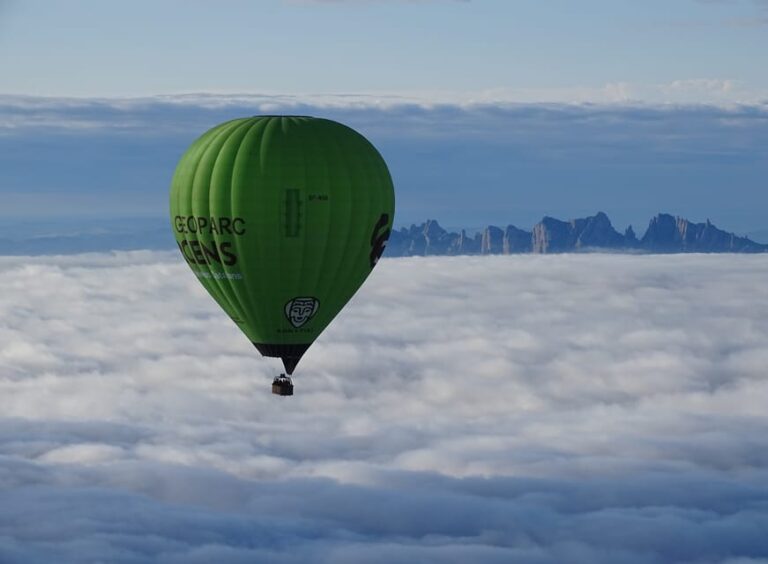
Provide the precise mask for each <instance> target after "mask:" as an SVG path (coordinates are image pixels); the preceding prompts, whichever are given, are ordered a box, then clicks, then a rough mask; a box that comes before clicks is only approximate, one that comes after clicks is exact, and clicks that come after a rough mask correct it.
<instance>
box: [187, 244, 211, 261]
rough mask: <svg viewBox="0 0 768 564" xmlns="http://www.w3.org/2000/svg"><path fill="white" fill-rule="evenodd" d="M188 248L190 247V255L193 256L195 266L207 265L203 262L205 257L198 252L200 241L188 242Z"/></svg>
mask: <svg viewBox="0 0 768 564" xmlns="http://www.w3.org/2000/svg"><path fill="white" fill-rule="evenodd" d="M189 246H190V247H192V254H193V255H195V260H196V261H197V264H208V263H206V262H205V257H204V256H203V253H202V252H201V251H200V241H190V242H189Z"/></svg>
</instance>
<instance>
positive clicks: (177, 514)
mask: <svg viewBox="0 0 768 564" xmlns="http://www.w3.org/2000/svg"><path fill="white" fill-rule="evenodd" d="M766 280H768V261H766V260H765V257H763V256H741V255H683V256H681V255H673V256H652V255H644V256H629V255H627V256H624V255H602V254H589V255H553V256H503V257H472V258H470V257H457V258H445V257H441V258H409V259H385V260H383V261H381V262H380V265H379V267H378V268H377V269H376V271H375V272H374V273H373V274H372V276H371V278H370V280H369V281H368V282H367V283H366V285H365V286H364V287H363V289H362V290H361V291H360V292H359V293H358V295H357V296H356V297H355V298H354V299H353V300H352V302H350V304H349V305H348V307H347V308H346V309H345V310H344V312H343V313H342V314H341V315H340V316H339V317H338V318H337V319H336V320H335V321H334V323H333V324H332V325H331V326H330V327H329V328H328V330H327V331H326V332H325V333H324V334H323V335H322V337H321V338H320V339H319V340H318V341H317V342H316V344H315V345H314V346H313V347H312V348H311V349H310V350H309V352H308V353H307V354H306V356H305V357H304V359H303V360H302V362H301V364H300V365H299V368H298V370H297V372H296V374H295V384H296V395H295V396H293V397H292V398H281V397H278V396H273V395H272V394H271V393H270V391H269V384H270V382H271V378H272V376H273V375H275V374H276V373H277V372H278V371H279V361H277V360H276V359H263V358H261V357H259V356H258V354H257V353H256V351H255V350H254V349H253V347H252V346H251V345H250V343H249V342H248V341H247V339H246V338H245V337H243V336H242V335H241V334H240V333H239V331H238V330H237V328H236V327H235V326H234V324H233V323H232V322H231V321H230V320H229V319H228V318H227V317H226V316H225V315H224V314H223V313H222V312H221V311H219V310H218V308H217V306H216V305H215V304H214V302H213V301H212V300H211V299H210V298H209V297H208V295H207V294H206V293H205V291H204V290H203V289H202V287H201V286H200V285H199V284H198V282H197V280H196V279H195V278H194V276H193V275H192V274H191V273H190V272H189V269H188V268H187V267H186V265H184V264H183V262H182V261H181V259H180V258H179V257H178V256H177V254H176V253H174V254H171V253H163V252H148V251H140V252H129V253H112V254H90V255H88V254H84V255H77V256H69V257H50V256H49V257H39V258H28V257H27V258H24V257H0V288H1V289H2V292H0V562H3V563H4V564H5V563H14V564H15V563H25V564H28V563H32V564H35V563H50V562H60V563H75V562H77V563H81V562H128V563H138V562H149V561H151V562H161V563H182V562H184V563H189V562H192V563H196V562H198V563H208V562H235V563H239V562H243V563H245V562H248V563H252V562H270V563H294V562H295V563H307V562H310V563H312V562H319V563H334V564H335V563H382V564H383V563H387V564H390V563H397V562H435V563H437V562H439V563H446V562H447V563H466V562H492V563H502V562H503V563H507V562H531V563H553V564H554V563H561V562H577V563H578V562H584V563H594V562H605V563H611V564H623V563H656V562H659V563H660V562H690V563H710V562H718V563H720V562H722V563H730V564H747V563H757V562H766V561H768V416H767V414H768V407H767V406H768V369H767V368H766V367H768V285H766V284H765V281H766Z"/></svg>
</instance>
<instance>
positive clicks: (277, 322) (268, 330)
mask: <svg viewBox="0 0 768 564" xmlns="http://www.w3.org/2000/svg"><path fill="white" fill-rule="evenodd" d="M394 207H395V196H394V189H393V186H392V179H391V177H390V174H389V171H388V170H387V166H386V164H385V163H384V159H382V157H381V155H380V154H379V153H378V151H377V150H376V149H375V148H374V147H373V145H371V144H370V143H369V142H368V141H367V140H366V139H365V138H364V137H363V136H362V135H360V134H359V133H357V132H355V131H354V130H352V129H350V128H348V127H346V126H344V125H342V124H340V123H336V122H334V121H330V120H327V119H319V118H311V117H300V116H262V117H252V118H245V119H236V120H233V121H229V122H226V123H223V124H221V125H219V126H217V127H214V128H213V129H211V130H210V131H208V132H206V133H205V134H203V135H202V136H201V137H200V138H199V139H197V140H196V141H195V142H194V143H193V144H192V146H191V147H190V148H189V149H188V150H187V152H186V153H185V154H184V155H183V156H182V158H181V160H180V161H179V164H178V166H177V168H176V172H175V174H174V176H173V182H172V185H171V223H172V225H173V232H174V234H175V237H176V242H177V243H178V245H179V249H180V250H181V252H182V254H183V256H184V258H185V259H186V261H187V263H188V264H189V266H190V267H191V268H192V271H193V272H194V273H195V275H196V276H197V277H198V279H199V280H200V282H201V283H202V284H203V286H205V289H206V290H208V292H209V293H210V294H211V296H213V298H214V299H215V300H216V301H217V302H218V304H219V305H220V306H221V307H222V309H224V311H225V312H226V313H227V314H228V315H229V316H230V317H231V318H232V319H233V320H234V321H235V323H237V325H238V326H239V327H240V329H241V330H242V331H243V333H245V335H246V336H247V337H248V339H250V340H251V342H253V344H254V345H256V348H257V349H258V350H259V352H261V353H262V354H263V355H265V356H274V357H280V358H282V359H283V363H284V364H285V368H286V371H287V372H288V373H289V374H291V373H292V372H293V370H294V368H295V367H296V364H297V363H298V362H299V359H300V358H301V356H302V355H303V354H304V352H306V350H307V349H308V348H309V346H310V345H311V344H312V342H313V341H314V340H315V339H317V337H318V336H319V335H320V333H321V332H322V331H323V329H325V328H326V327H327V326H328V324H329V323H330V322H331V320H333V318H334V317H335V316H336V314H338V313H339V311H340V310H341V309H342V308H343V307H344V305H345V304H346V303H347V302H348V301H349V299H350V298H351V297H352V295H353V294H354V293H355V292H356V291H357V289H358V288H359V287H360V285H361V284H362V283H363V282H364V281H365V279H366V278H367V277H368V275H369V274H370V272H371V270H372V269H373V267H374V266H375V265H376V261H377V260H378V259H379V257H380V256H381V254H382V252H383V251H384V247H385V245H386V241H387V238H388V237H389V233H390V231H391V229H392V221H393V219H394Z"/></svg>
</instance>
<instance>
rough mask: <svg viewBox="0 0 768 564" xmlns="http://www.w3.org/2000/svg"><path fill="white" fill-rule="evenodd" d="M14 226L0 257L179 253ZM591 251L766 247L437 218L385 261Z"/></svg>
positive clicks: (713, 230)
mask: <svg viewBox="0 0 768 564" xmlns="http://www.w3.org/2000/svg"><path fill="white" fill-rule="evenodd" d="M29 231H30V233H29V235H28V236H24V235H25V232H24V229H22V228H19V227H17V228H15V229H13V230H11V231H10V232H9V233H13V235H14V236H15V238H10V237H9V236H8V235H5V234H0V255H51V254H76V253H86V252H106V251H124V250H139V249H151V250H174V249H176V250H178V249H177V247H176V242H175V240H174V238H173V234H172V232H171V229H170V227H169V225H168V223H167V220H166V219H165V218H159V219H154V218H153V219H134V220H120V221H113V222H111V223H110V222H103V223H100V224H98V225H95V226H94V225H85V227H81V226H80V225H79V224H74V225H71V224H62V225H58V226H56V225H52V226H51V227H50V229H45V230H43V229H41V227H40V226H39V225H38V226H37V227H36V229H34V230H32V229H30V230H29ZM589 251H611V252H648V253H690V252H696V253H762V252H766V251H768V245H765V244H761V243H756V242H755V241H752V240H751V239H749V238H747V237H739V236H737V235H734V234H733V233H728V232H726V231H722V230H721V229H718V228H717V227H715V226H714V225H712V223H711V222H710V221H709V220H707V221H706V222H705V223H692V222H690V221H688V220H686V219H683V218H681V217H674V216H671V215H669V214H663V213H661V214H659V215H657V216H656V217H654V218H653V219H651V221H650V223H649V225H648V229H646V231H645V234H644V235H643V236H642V237H641V238H639V239H638V237H637V236H636V235H635V231H634V230H633V229H632V227H631V226H630V227H628V228H627V229H626V231H625V232H624V233H619V232H618V231H616V229H614V228H613V225H611V220H610V219H608V216H607V215H605V214H604V213H602V212H599V213H597V214H595V215H593V216H591V217H585V218H583V219H573V220H570V221H561V220H559V219H555V218H554V217H545V218H543V219H542V220H541V221H540V222H539V223H537V224H536V225H534V226H533V229H532V230H531V231H526V230H525V229H520V228H518V227H515V226H514V225H508V226H507V227H505V228H501V227H497V226H495V225H489V226H488V227H486V228H485V229H483V230H481V231H479V232H477V233H473V234H472V235H469V234H467V232H466V231H464V230H461V231H459V232H458V233H456V232H449V231H447V230H445V229H443V228H442V227H440V224H439V223H438V222H437V221H435V220H432V219H431V220H428V221H426V222H424V223H422V224H421V225H411V226H410V227H408V228H402V229H396V230H393V231H392V235H391V236H390V239H389V243H388V244H387V251H386V253H385V256H389V257H402V256H418V255H508V254H518V253H542V254H543V253H572V252H589Z"/></svg>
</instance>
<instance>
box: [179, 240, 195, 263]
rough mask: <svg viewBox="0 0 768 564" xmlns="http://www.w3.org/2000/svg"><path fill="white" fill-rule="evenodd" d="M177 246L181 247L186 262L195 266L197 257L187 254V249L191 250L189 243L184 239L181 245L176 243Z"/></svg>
mask: <svg viewBox="0 0 768 564" xmlns="http://www.w3.org/2000/svg"><path fill="white" fill-rule="evenodd" d="M176 244H177V245H178V246H179V250H180V251H181V254H182V255H184V260H186V261H187V262H188V263H189V264H195V257H192V256H190V255H188V254H187V249H189V241H187V240H186V239H184V240H183V241H182V242H181V243H179V242H178V241H176Z"/></svg>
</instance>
